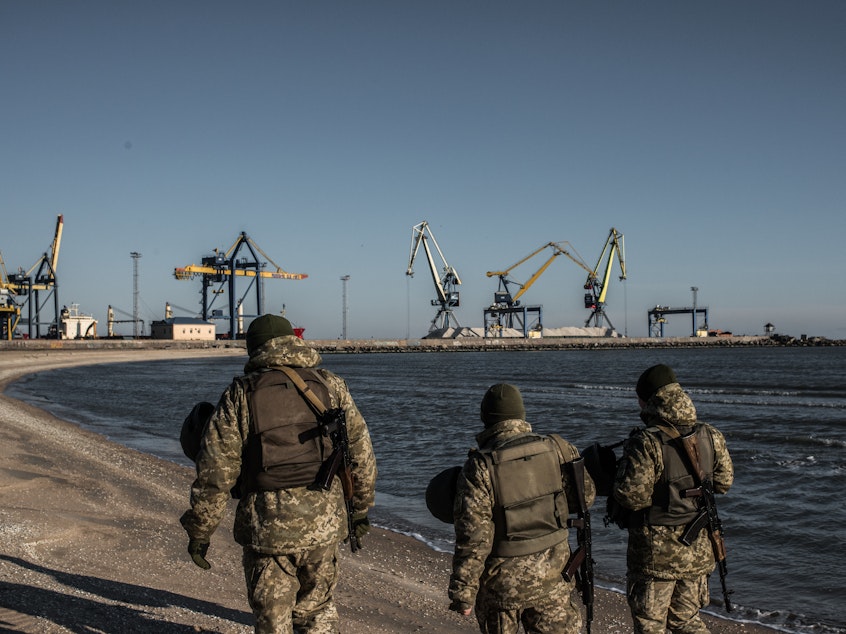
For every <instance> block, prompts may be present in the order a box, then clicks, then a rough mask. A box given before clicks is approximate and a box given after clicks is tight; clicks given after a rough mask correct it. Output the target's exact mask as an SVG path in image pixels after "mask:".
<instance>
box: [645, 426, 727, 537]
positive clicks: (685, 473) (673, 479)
mask: <svg viewBox="0 0 846 634" xmlns="http://www.w3.org/2000/svg"><path fill="white" fill-rule="evenodd" d="M647 431H649V432H651V433H652V434H653V435H654V436H655V437H656V438H658V440H659V441H660V442H661V450H662V455H663V460H664V472H663V473H662V474H661V477H660V478H659V480H658V482H656V483H655V488H654V489H653V492H652V506H651V507H650V508H649V509H648V511H647V514H646V523H647V524H652V525H657V526H681V525H683V524H687V523H688V522H690V520H692V519H693V518H694V517H695V516H696V514H697V512H698V507H697V503H696V498H686V497H682V496H683V493H684V491H685V490H687V489H693V488H695V487H696V486H697V484H696V481H695V479H694V477H693V475H692V474H691V471H690V466H689V465H690V461H689V460H688V457H687V454H686V453H685V450H684V448H683V447H682V446H681V444H680V441H678V440H675V439H673V438H672V437H671V436H670V435H669V434H667V433H666V432H665V431H663V430H662V429H661V427H657V426H656V427H648V428H647ZM692 433H693V434H695V435H696V443H697V445H698V447H699V460H700V462H701V467H702V470H703V471H704V473H705V477H706V478H712V477H713V475H714V441H713V439H712V438H711V434H710V433H708V430H707V429H706V427H705V426H704V425H702V424H701V423H699V424H697V425H696V427H695V428H694V430H693V432H692Z"/></svg>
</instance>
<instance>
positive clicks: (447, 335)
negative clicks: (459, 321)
mask: <svg viewBox="0 0 846 634" xmlns="http://www.w3.org/2000/svg"><path fill="white" fill-rule="evenodd" d="M484 336H485V329H484V328H466V327H461V328H441V329H439V330H433V331H432V332H430V333H429V334H428V335H426V336H425V337H424V339H460V338H465V337H475V338H484ZM619 336H620V334H619V333H618V332H617V331H616V330H614V329H613V328H597V327H583V328H580V327H578V326H564V327H562V328H544V329H543V330H541V332H540V333H538V332H537V331H529V338H535V337H538V338H544V339H545V338H562V337H566V338H584V337H619ZM489 338H497V339H515V338H516V339H522V338H523V331H522V330H518V329H517V328H502V329H501V330H499V331H498V332H497V334H496V336H494V335H490V336H489Z"/></svg>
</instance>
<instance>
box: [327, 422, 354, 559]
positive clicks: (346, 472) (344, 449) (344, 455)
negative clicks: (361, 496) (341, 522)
mask: <svg viewBox="0 0 846 634" xmlns="http://www.w3.org/2000/svg"><path fill="white" fill-rule="evenodd" d="M317 424H318V426H319V429H320V433H321V434H322V435H323V436H328V437H329V439H330V440H331V441H332V454H331V455H330V456H329V458H328V459H327V460H326V462H325V463H324V464H323V467H322V468H321V470H320V473H318V475H317V482H318V484H319V486H320V488H321V489H323V490H324V491H328V490H329V489H330V488H331V487H332V480H333V479H334V478H335V476H336V475H337V476H338V477H339V478H340V479H341V486H342V487H343V489H344V504H345V505H346V507H347V534H348V537H349V540H350V550H352V552H356V551H357V550H358V549H359V548H361V542H360V541H359V539H358V537H356V534H355V527H354V526H353V505H352V500H353V492H354V485H353V478H352V471H350V467H351V466H352V456H351V455H350V441H349V438H348V437H347V415H346V413H345V412H344V410H342V409H341V408H339V407H335V408H332V409H327V410H326V411H325V412H323V414H321V415H320V417H319V419H318V423H317Z"/></svg>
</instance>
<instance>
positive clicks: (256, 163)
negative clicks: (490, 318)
mask: <svg viewBox="0 0 846 634" xmlns="http://www.w3.org/2000/svg"><path fill="white" fill-rule="evenodd" d="M844 33H846V3H844V2H842V1H839V0H838V1H828V0H823V1H814V2H798V1H791V2H783V1H779V0H746V1H743V2H736V1H732V2H728V1H716V2H698V3H694V2H567V1H560V0H556V1H533V2H520V3H518V2H508V3H506V2H475V1H474V2H440V1H427V2H418V3H407V2H388V1H362V2H338V1H325V2H323V1H316V2H285V1H277V0H274V1H266V2H220V1H215V0H203V1H191V2H180V1H171V0H168V1H156V0H153V1H146V2H134V1H115V0H109V1H90V0H89V1H81V2H65V1H44V2H30V1H22V0H3V1H2V2H0V90H2V98H0V116H1V117H2V129H3V135H2V142H0V217H2V230H0V252H2V255H3V258H4V260H5V263H6V268H7V270H8V271H9V272H12V271H14V270H17V268H18V267H23V268H24V269H28V268H29V267H31V266H32V265H33V264H34V263H35V262H36V261H37V260H38V258H39V257H40V256H41V255H42V253H44V252H45V251H46V250H48V249H49V246H50V243H51V241H52V238H53V229H54V227H55V222H56V217H57V215H58V214H63V215H64V220H65V226H64V237H63V241H62V247H61V252H60V258H59V267H58V278H59V283H60V288H59V298H60V303H61V304H68V305H69V304H71V303H77V304H79V307H80V310H81V311H82V312H85V313H93V314H94V316H95V317H97V318H98V319H99V320H100V325H99V331H100V334H105V329H106V309H107V306H108V305H110V304H111V305H113V306H115V307H117V308H118V309H119V310H122V311H124V312H127V313H128V312H130V311H131V310H132V306H133V261H132V258H131V257H130V252H133V251H135V252H140V253H141V254H142V257H141V259H140V260H139V262H138V264H139V278H140V285H139V291H140V298H141V302H140V303H141V315H140V316H141V318H142V319H144V320H145V322H146V323H147V324H149V322H150V321H151V320H154V319H162V318H163V317H164V307H165V302H170V303H171V304H173V305H175V306H176V307H180V308H187V309H189V310H191V311H195V312H199V310H200V288H201V284H200V281H199V280H195V281H177V280H175V279H174V277H173V269H174V268H175V267H179V266H185V265H187V264H191V263H197V264H199V262H200V259H201V258H202V257H203V256H206V255H209V254H211V252H212V250H213V249H214V248H219V249H224V250H225V249H227V248H229V247H230V246H231V245H232V244H233V243H234V242H235V240H236V239H237V238H238V236H239V235H240V233H241V232H242V231H244V232H246V233H247V235H248V236H249V237H250V238H252V239H253V240H254V241H255V243H256V244H258V245H259V247H260V248H261V249H262V250H263V251H264V252H265V253H266V254H267V255H268V256H269V257H270V259H272V261H273V262H275V263H276V264H278V265H279V266H281V267H282V268H283V269H285V270H287V271H291V272H298V273H307V274H308V276H309V277H308V278H307V279H306V280H303V281H283V280H270V281H268V282H267V283H266V284H265V293H266V303H265V309H266V310H267V311H268V312H275V311H278V310H280V309H281V308H282V304H285V306H286V310H287V316H288V317H289V318H290V319H291V320H292V321H293V322H294V323H295V324H297V325H300V326H303V327H305V328H306V337H307V338H314V339H318V338H329V339H332V338H336V337H338V336H339V335H340V334H341V329H342V312H343V310H342V309H343V302H342V290H343V283H342V282H341V280H340V278H341V276H343V275H349V276H350V280H349V282H348V285H347V293H348V300H347V306H348V310H349V312H348V335H349V336H350V337H351V338H370V337H375V338H403V337H405V336H406V335H407V334H410V335H411V336H412V337H421V336H423V335H425V334H426V332H427V330H428V326H429V322H430V321H431V320H432V318H433V317H434V315H435V310H436V309H435V308H433V307H432V306H431V305H430V300H431V299H432V298H434V296H435V295H434V286H433V284H432V282H431V279H430V277H429V273H428V270H427V268H426V265H425V261H424V260H422V259H419V260H418V261H417V262H416V263H415V266H414V270H415V275H414V277H412V278H409V277H407V276H406V275H405V271H406V267H407V264H408V259H409V250H410V245H411V235H412V227H413V226H414V225H416V224H418V223H420V222H422V221H424V220H426V221H428V222H429V224H430V226H431V228H432V231H433V234H434V235H435V237H436V239H437V241H438V243H439V244H440V246H441V248H442V250H443V252H444V255H445V256H446V258H447V260H448V262H449V264H450V265H452V266H453V267H455V268H456V269H457V270H458V272H459V274H460V276H461V278H462V281H463V284H462V286H461V289H460V290H461V307H460V308H459V309H458V310H457V312H456V315H457V317H458V319H459V321H460V322H461V324H462V325H465V326H481V325H482V323H483V309H484V308H485V307H487V306H488V305H489V304H490V302H491V301H492V299H493V292H494V290H496V287H497V282H496V279H495V278H488V277H486V276H485V272H486V271H489V270H496V269H503V268H506V267H508V266H510V265H512V264H513V263H515V262H517V261H518V260H520V259H521V258H523V257H524V256H526V255H528V254H529V253H531V252H532V251H534V250H535V249H536V248H538V247H540V246H541V245H542V244H545V243H547V242H563V241H566V242H569V243H570V244H571V245H572V246H573V247H574V248H575V249H576V250H577V251H578V253H580V254H581V255H582V257H583V258H584V259H585V260H587V261H588V262H589V263H590V264H591V265H593V264H595V261H596V259H597V258H598V257H599V253H600V250H601V248H602V246H603V244H604V242H605V239H606V237H607V235H608V232H609V230H610V228H611V227H615V228H617V229H618V230H619V231H620V232H622V233H623V234H624V236H625V246H626V264H627V269H628V280H627V281H626V282H625V284H622V283H619V282H618V281H617V280H616V269H615V275H614V277H613V281H612V283H611V288H610V291H609V294H608V306H607V313H608V316H609V317H610V319H611V320H612V322H613V324H614V326H615V327H616V328H617V330H619V331H621V332H626V333H628V334H629V335H630V336H646V335H647V324H648V319H647V311H648V310H649V309H650V308H652V307H654V306H655V305H656V304H661V305H669V306H687V305H690V304H691V303H692V293H691V290H690V288H691V286H697V287H698V288H699V291H698V299H697V301H698V304H699V305H700V306H707V307H708V308H709V312H710V324H709V325H710V326H711V327H712V328H719V329H722V330H731V331H733V332H734V333H736V334H763V332H764V324H766V323H767V322H771V323H773V324H774V325H775V327H776V331H777V332H780V333H785V334H790V335H794V336H798V335H799V334H808V335H820V336H826V337H829V338H836V339H842V338H846V290H844V289H845V288H846V286H845V285H844V282H843V279H842V274H843V270H844V265H846V255H845V254H844V252H843V241H844V229H846V221H844V211H846V209H844V207H846V205H844V201H846V144H844V140H846V37H844ZM540 258H541V256H538V257H537V258H535V259H533V260H530V261H529V262H528V263H527V264H525V265H523V266H521V267H519V268H518V269H515V270H514V271H513V276H514V277H515V278H516V279H518V280H520V281H525V280H526V279H527V278H528V277H529V276H530V275H531V274H532V273H533V272H534V270H535V269H536V268H537V266H539V265H540V264H541V263H542V259H540ZM584 278H585V275H584V272H583V271H582V270H581V269H580V268H579V267H578V266H576V265H575V264H574V263H572V262H570V261H568V260H566V259H564V258H558V259H557V260H556V261H555V262H554V263H553V265H552V266H551V267H550V268H549V269H548V270H547V271H546V272H545V273H544V274H543V275H542V276H541V278H540V280H539V281H538V282H537V283H536V284H535V285H534V286H533V287H532V288H531V289H530V290H529V291H528V292H527V293H526V294H525V295H524V297H523V299H524V302H525V303H526V304H541V305H543V310H544V323H545V325H546V326H549V327H559V326H581V325H583V324H584V321H585V320H586V319H587V317H588V312H587V311H586V310H585V309H584V307H583V302H582V296H583V293H584V290H583V288H582V284H583V283H584ZM238 290H239V291H242V292H243V291H246V290H247V286H246V282H240V283H239V289H238ZM222 299H225V297H224V298H222ZM253 299H254V295H253V294H252V293H250V294H249V295H248V298H247V300H246V302H247V303H246V307H247V310H248V312H249V311H250V310H254V308H251V307H250V302H252V301H253ZM218 301H219V302H220V300H218ZM215 306H220V307H221V308H225V307H226V305H225V303H219V304H215ZM176 312H177V314H186V313H185V312H184V311H182V310H179V308H177V310H176ZM224 327H228V324H224ZM119 331H122V332H124V333H127V334H128V333H131V331H132V329H131V326H129V325H125V327H124V328H122V329H119ZM665 332H666V334H667V335H670V336H684V335H687V334H689V332H690V319H689V317H688V316H681V315H679V316H676V317H672V318H671V320H670V322H669V323H668V324H667V327H666V331H665Z"/></svg>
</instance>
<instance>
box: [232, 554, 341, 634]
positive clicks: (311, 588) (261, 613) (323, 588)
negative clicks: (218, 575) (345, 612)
mask: <svg viewBox="0 0 846 634" xmlns="http://www.w3.org/2000/svg"><path fill="white" fill-rule="evenodd" d="M244 575H245V577H246V580H247V598H248V599H249V602H250V607H251V608H252V610H253V614H254V615H255V616H256V633H257V634H293V632H295V631H296V632H298V633H303V634H304V633H306V632H307V633H308V634H337V632H338V611H337V609H336V608H335V604H334V603H333V601H332V593H333V592H334V590H335V585H336V584H337V582H338V546H337V544H333V545H331V546H326V547H323V548H318V549H315V550H310V551H302V552H299V553H293V554H290V555H275V556H273V555H262V554H259V553H256V552H254V551H252V550H250V549H248V548H245V549H244ZM294 628H296V630H295V629H294Z"/></svg>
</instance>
